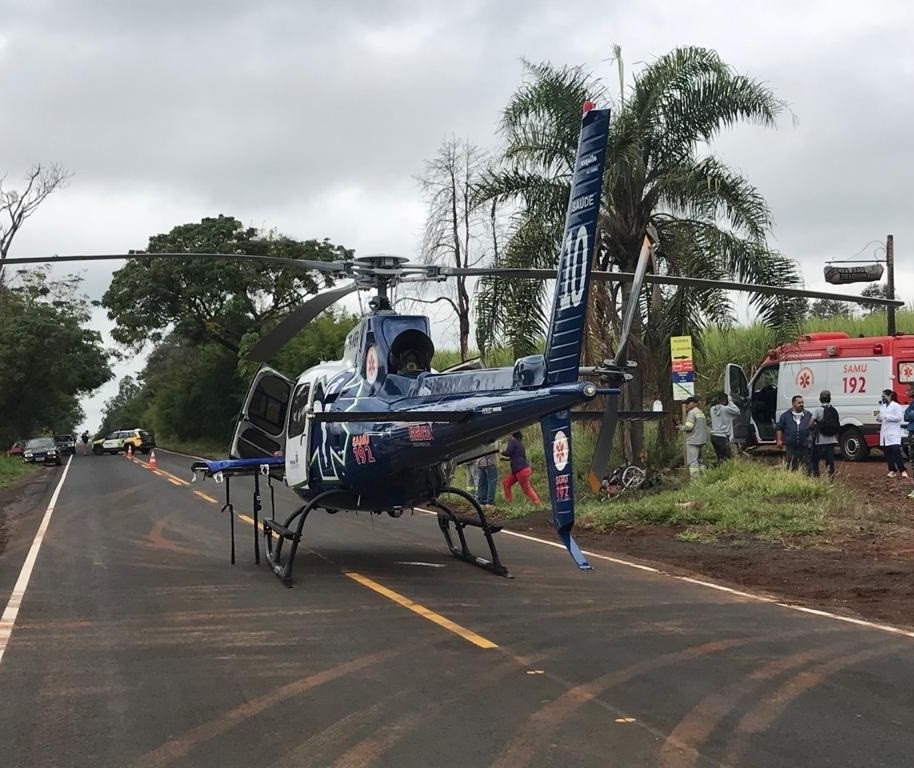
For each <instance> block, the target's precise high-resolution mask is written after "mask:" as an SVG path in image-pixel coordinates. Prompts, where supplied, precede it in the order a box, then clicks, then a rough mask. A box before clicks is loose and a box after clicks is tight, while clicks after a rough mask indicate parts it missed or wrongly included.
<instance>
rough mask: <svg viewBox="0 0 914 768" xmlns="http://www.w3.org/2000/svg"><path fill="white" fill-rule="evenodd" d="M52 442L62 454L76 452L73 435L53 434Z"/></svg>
mask: <svg viewBox="0 0 914 768" xmlns="http://www.w3.org/2000/svg"><path fill="white" fill-rule="evenodd" d="M54 442H55V443H57V447H58V448H59V449H60V452H61V453H62V454H63V455H64V456H66V455H67V454H68V453H76V438H75V437H74V436H73V435H54Z"/></svg>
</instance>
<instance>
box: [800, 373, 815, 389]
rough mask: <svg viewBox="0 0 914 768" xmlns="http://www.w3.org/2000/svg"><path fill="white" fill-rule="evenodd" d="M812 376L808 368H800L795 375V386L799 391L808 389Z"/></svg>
mask: <svg viewBox="0 0 914 768" xmlns="http://www.w3.org/2000/svg"><path fill="white" fill-rule="evenodd" d="M812 382H813V375H812V371H811V370H810V369H809V368H801V369H800V372H799V373H798V374H797V386H798V387H799V388H800V389H809V388H810V387H811V386H812Z"/></svg>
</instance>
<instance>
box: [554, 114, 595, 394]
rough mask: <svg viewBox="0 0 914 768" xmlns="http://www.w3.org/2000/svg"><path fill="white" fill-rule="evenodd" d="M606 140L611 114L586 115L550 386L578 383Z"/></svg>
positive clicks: (561, 273)
mask: <svg viewBox="0 0 914 768" xmlns="http://www.w3.org/2000/svg"><path fill="white" fill-rule="evenodd" d="M608 137H609V110H608V109H591V110H589V111H588V112H586V113H585V114H584V117H583V119H582V120H581V135H580V139H579V140H578V155H577V158H576V159H575V164H574V178H573V179H572V183H571V195H570V197H569V199H568V212H567V213H566V215H565V231H564V233H563V235H562V253H561V255H560V256H559V266H558V274H557V276H556V281H555V297H554V299H553V303H552V317H551V320H550V323H549V333H548V336H547V337H546V351H545V362H546V383H547V384H560V383H564V382H568V381H577V380H578V370H579V367H580V359H581V345H582V343H583V339H584V320H585V317H586V315H587V297H588V293H589V291H588V289H589V288H590V267H591V262H592V261H593V254H594V248H595V247H596V243H595V241H596V235H597V218H598V216H599V215H600V200H601V197H602V194H601V193H602V190H603V168H604V165H605V163H606V144H607V140H608Z"/></svg>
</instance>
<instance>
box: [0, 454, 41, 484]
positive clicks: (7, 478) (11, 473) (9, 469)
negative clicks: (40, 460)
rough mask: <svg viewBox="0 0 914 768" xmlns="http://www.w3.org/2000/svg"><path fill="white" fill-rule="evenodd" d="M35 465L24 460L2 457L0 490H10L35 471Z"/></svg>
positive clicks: (0, 459) (0, 461) (0, 457)
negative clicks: (10, 487)
mask: <svg viewBox="0 0 914 768" xmlns="http://www.w3.org/2000/svg"><path fill="white" fill-rule="evenodd" d="M35 466H36V465H34V464H26V463H25V462H24V461H23V460H22V459H17V458H11V457H9V456H0V488H9V486H11V485H14V484H16V483H17V482H19V481H20V480H21V479H22V478H23V477H25V476H26V475H28V474H30V473H31V472H32V471H33V470H34V469H35Z"/></svg>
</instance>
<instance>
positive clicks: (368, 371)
mask: <svg viewBox="0 0 914 768" xmlns="http://www.w3.org/2000/svg"><path fill="white" fill-rule="evenodd" d="M365 378H366V379H368V383H369V384H374V383H375V380H376V379H377V378H378V353H377V351H376V350H375V348H374V347H369V348H368V354H367V355H366V356H365Z"/></svg>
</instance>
